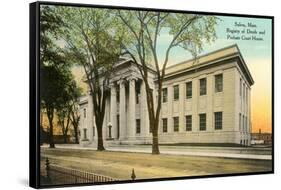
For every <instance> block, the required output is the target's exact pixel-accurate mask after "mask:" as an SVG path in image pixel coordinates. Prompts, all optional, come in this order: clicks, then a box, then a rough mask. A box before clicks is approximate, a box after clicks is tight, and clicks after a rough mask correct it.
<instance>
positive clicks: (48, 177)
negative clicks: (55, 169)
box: [46, 158, 50, 179]
mask: <svg viewBox="0 0 281 190" xmlns="http://www.w3.org/2000/svg"><path fill="white" fill-rule="evenodd" d="M46 175H47V179H50V162H49V159H48V158H46Z"/></svg>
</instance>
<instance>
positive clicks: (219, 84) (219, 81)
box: [215, 74, 223, 92]
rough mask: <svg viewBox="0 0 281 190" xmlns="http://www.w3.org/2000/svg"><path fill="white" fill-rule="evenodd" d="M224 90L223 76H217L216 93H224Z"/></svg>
mask: <svg viewBox="0 0 281 190" xmlns="http://www.w3.org/2000/svg"><path fill="white" fill-rule="evenodd" d="M222 89H223V76H222V74H219V75H215V92H222Z"/></svg>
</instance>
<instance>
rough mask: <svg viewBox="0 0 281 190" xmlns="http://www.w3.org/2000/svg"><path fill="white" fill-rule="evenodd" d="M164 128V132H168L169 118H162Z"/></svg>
mask: <svg viewBox="0 0 281 190" xmlns="http://www.w3.org/2000/svg"><path fill="white" fill-rule="evenodd" d="M162 128H163V133H167V132H168V119H167V118H163V119H162Z"/></svg>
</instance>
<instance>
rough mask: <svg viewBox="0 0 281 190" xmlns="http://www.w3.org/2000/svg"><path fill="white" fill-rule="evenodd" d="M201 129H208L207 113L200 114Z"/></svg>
mask: <svg viewBox="0 0 281 190" xmlns="http://www.w3.org/2000/svg"><path fill="white" fill-rule="evenodd" d="M199 129H200V131H206V114H205V113H202V114H199Z"/></svg>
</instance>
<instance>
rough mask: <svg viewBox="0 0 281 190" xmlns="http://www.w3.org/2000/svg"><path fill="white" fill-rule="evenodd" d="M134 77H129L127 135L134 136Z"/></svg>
mask: <svg viewBox="0 0 281 190" xmlns="http://www.w3.org/2000/svg"><path fill="white" fill-rule="evenodd" d="M135 82H136V81H135V79H131V80H130V83H129V88H130V89H129V126H128V133H129V137H132V138H133V137H135V133H136V88H135Z"/></svg>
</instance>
